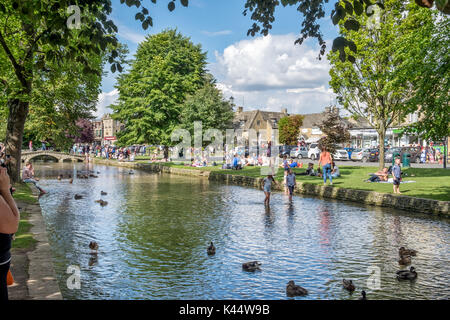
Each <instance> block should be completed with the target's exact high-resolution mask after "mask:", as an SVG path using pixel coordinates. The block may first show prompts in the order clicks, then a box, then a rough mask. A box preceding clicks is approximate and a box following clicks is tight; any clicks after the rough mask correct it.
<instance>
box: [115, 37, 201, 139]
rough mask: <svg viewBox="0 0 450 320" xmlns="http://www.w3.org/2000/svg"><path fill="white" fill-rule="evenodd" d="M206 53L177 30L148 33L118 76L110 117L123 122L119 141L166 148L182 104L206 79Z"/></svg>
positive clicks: (176, 124)
mask: <svg viewBox="0 0 450 320" xmlns="http://www.w3.org/2000/svg"><path fill="white" fill-rule="evenodd" d="M205 67H206V53H205V52H203V51H202V48H201V46H200V45H195V44H193V43H192V42H191V41H190V39H189V38H187V37H184V36H183V35H182V34H181V33H179V32H178V31H177V30H171V29H169V30H165V31H163V32H161V33H159V34H156V35H152V36H147V38H146V39H145V41H143V42H142V43H140V44H139V46H138V49H137V52H136V56H135V60H134V61H133V62H132V63H131V69H130V71H129V72H127V73H124V74H121V75H120V76H119V77H118V84H117V89H118V90H119V102H118V104H117V105H114V106H111V107H112V109H113V111H114V113H113V115H112V117H113V118H114V119H117V120H119V121H121V122H123V123H125V124H126V126H125V130H124V131H122V132H120V133H119V134H118V142H119V143H120V144H135V143H149V144H161V145H165V146H170V145H171V144H172V142H171V134H172V131H173V130H174V129H175V128H177V127H179V126H180V124H181V122H180V115H181V111H182V105H183V103H184V102H185V99H186V97H187V95H189V94H194V93H195V92H196V91H197V90H198V89H199V88H201V87H202V85H203V84H204V82H205V74H206V71H205Z"/></svg>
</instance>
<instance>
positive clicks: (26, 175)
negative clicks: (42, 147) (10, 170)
mask: <svg viewBox="0 0 450 320" xmlns="http://www.w3.org/2000/svg"><path fill="white" fill-rule="evenodd" d="M22 180H23V182H25V183H32V184H34V185H35V186H36V188H38V190H39V192H40V193H41V194H40V195H43V194H46V193H47V192H46V191H45V190H44V189H42V188H41V187H39V186H38V185H37V182H38V181H39V179H38V178H35V177H34V168H33V165H32V164H31V162H27V163H26V164H25V168H23V173H22Z"/></svg>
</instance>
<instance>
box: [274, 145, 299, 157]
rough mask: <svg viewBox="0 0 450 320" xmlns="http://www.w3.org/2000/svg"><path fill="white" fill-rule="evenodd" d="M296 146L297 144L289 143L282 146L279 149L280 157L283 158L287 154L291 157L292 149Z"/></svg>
mask: <svg viewBox="0 0 450 320" xmlns="http://www.w3.org/2000/svg"><path fill="white" fill-rule="evenodd" d="M294 148H297V146H288V145H284V146H280V147H279V151H278V154H279V156H280V158H283V157H284V156H285V155H286V156H288V157H290V156H291V150H292V149H294Z"/></svg>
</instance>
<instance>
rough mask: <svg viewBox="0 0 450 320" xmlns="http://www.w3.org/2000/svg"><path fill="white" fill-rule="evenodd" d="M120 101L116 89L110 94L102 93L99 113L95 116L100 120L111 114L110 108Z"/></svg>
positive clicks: (99, 100) (98, 103)
mask: <svg viewBox="0 0 450 320" xmlns="http://www.w3.org/2000/svg"><path fill="white" fill-rule="evenodd" d="M117 99H119V90H117V89H114V90H112V91H110V92H102V93H100V94H99V95H98V100H97V111H96V112H95V116H96V117H98V118H100V117H102V116H103V115H104V114H106V113H111V109H110V108H108V106H110V105H112V104H115V103H116V102H117Z"/></svg>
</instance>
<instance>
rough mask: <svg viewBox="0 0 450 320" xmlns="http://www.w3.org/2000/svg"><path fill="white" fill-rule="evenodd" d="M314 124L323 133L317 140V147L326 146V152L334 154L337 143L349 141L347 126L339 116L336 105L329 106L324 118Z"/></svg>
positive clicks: (322, 147)
mask: <svg viewBox="0 0 450 320" xmlns="http://www.w3.org/2000/svg"><path fill="white" fill-rule="evenodd" d="M315 125H317V126H318V127H319V128H320V130H321V131H322V132H323V133H324V134H325V136H324V137H322V138H320V140H319V149H324V148H326V149H327V150H328V152H330V153H331V154H334V153H335V152H336V149H337V148H338V145H339V144H342V143H345V142H348V141H350V132H349V131H348V129H349V126H348V125H347V124H346V123H345V122H344V121H343V119H342V118H341V117H340V115H339V109H338V108H336V107H331V108H330V111H329V112H327V113H326V116H325V119H324V120H323V121H322V122H321V123H319V124H315Z"/></svg>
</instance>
